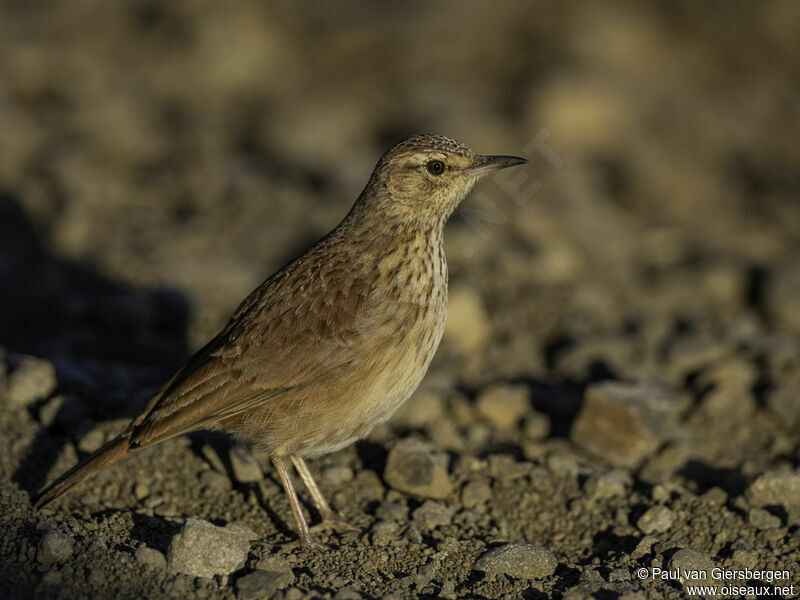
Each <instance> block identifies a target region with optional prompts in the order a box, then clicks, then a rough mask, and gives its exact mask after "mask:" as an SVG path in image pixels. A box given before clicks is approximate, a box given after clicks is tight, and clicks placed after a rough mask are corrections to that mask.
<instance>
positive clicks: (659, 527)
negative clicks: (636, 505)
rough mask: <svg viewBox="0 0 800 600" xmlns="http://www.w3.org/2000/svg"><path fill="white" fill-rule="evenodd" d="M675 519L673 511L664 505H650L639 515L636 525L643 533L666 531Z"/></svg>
mask: <svg viewBox="0 0 800 600" xmlns="http://www.w3.org/2000/svg"><path fill="white" fill-rule="evenodd" d="M674 521H675V513H673V512H672V511H671V510H670V509H669V508H667V507H666V506H652V507H650V508H649V509H647V511H646V512H645V513H644V514H643V515H642V516H641V517H639V519H638V520H637V521H636V527H638V528H639V531H641V532H642V533H644V534H645V535H648V534H651V533H660V532H663V531H667V530H668V529H669V528H670V527H672V523H673V522H674Z"/></svg>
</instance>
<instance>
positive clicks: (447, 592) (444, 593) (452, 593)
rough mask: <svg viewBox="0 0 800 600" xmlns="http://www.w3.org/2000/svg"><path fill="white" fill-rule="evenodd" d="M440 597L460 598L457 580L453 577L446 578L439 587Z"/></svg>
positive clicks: (453, 599) (447, 598) (454, 599)
mask: <svg viewBox="0 0 800 600" xmlns="http://www.w3.org/2000/svg"><path fill="white" fill-rule="evenodd" d="M439 598H444V600H456V598H458V594H456V582H455V581H453V580H452V579H446V580H445V581H444V582H443V583H442V587H441V588H440V589H439Z"/></svg>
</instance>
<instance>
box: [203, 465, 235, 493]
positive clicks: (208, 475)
mask: <svg viewBox="0 0 800 600" xmlns="http://www.w3.org/2000/svg"><path fill="white" fill-rule="evenodd" d="M200 486H201V487H204V488H211V489H214V490H220V491H223V492H224V491H227V490H230V489H231V488H232V487H233V486H232V485H231V480H230V478H229V477H228V476H227V475H223V474H222V473H219V472H217V471H214V470H212V469H206V470H205V471H203V472H202V473H200Z"/></svg>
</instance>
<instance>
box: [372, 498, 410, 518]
mask: <svg viewBox="0 0 800 600" xmlns="http://www.w3.org/2000/svg"><path fill="white" fill-rule="evenodd" d="M375 516H376V517H378V518H379V519H384V520H387V521H405V520H406V518H407V517H408V507H407V506H405V505H404V504H399V503H397V502H381V503H380V504H378V508H376V509H375Z"/></svg>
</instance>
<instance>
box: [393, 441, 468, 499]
mask: <svg viewBox="0 0 800 600" xmlns="http://www.w3.org/2000/svg"><path fill="white" fill-rule="evenodd" d="M383 476H384V479H385V480H386V483H387V484H389V485H390V486H391V487H393V488H395V489H397V490H400V491H401V492H407V493H410V494H415V495H417V496H421V497H423V498H437V499H443V498H446V497H447V495H448V494H449V493H450V490H451V489H452V487H453V486H452V484H451V483H450V478H449V476H448V474H447V455H445V454H443V453H438V452H435V451H434V450H433V448H432V447H431V446H429V445H428V444H425V443H423V442H420V441H419V440H415V439H413V438H412V439H407V440H402V441H401V442H398V443H397V444H396V445H395V446H394V448H392V450H391V451H390V452H389V456H388V458H387V459H386V469H385V470H384V473H383Z"/></svg>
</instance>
